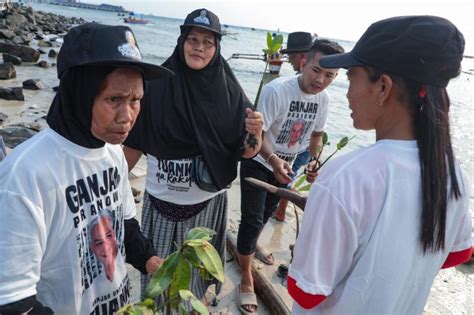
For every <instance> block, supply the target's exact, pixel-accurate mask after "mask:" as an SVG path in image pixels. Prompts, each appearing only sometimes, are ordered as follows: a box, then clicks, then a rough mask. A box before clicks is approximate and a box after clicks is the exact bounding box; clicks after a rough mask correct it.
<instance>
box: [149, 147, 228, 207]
mask: <svg viewBox="0 0 474 315" xmlns="http://www.w3.org/2000/svg"><path fill="white" fill-rule="evenodd" d="M191 165H192V159H191V158H186V159H177V160H162V159H158V158H156V157H154V156H153V155H151V154H147V176H146V190H147V192H148V193H150V194H151V195H152V196H154V197H155V198H158V199H161V200H164V201H167V202H172V203H174V204H179V205H193V204H197V203H200V202H203V201H206V200H209V199H211V198H213V197H215V196H217V195H218V194H220V193H222V192H223V191H225V189H223V190H220V191H218V192H208V191H205V190H202V189H200V188H199V187H198V186H197V185H196V183H195V182H194V181H193V180H192V178H191Z"/></svg>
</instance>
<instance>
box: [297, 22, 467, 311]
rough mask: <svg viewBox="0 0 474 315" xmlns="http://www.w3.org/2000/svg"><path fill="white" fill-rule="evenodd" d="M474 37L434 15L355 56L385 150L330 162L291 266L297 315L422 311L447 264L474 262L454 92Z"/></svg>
mask: <svg viewBox="0 0 474 315" xmlns="http://www.w3.org/2000/svg"><path fill="white" fill-rule="evenodd" d="M463 51H464V38H463V35H462V34H461V33H460V32H459V31H458V30H457V28H456V27H455V26H454V25H453V24H451V23H450V22H449V21H447V20H445V19H442V18H439V17H433V16H409V17H396V18H391V19H386V20H382V21H379V22H376V23H374V24H372V25H371V26H370V27H369V29H368V30H367V31H366V32H365V33H364V35H363V36H362V37H361V39H360V40H359V41H358V42H357V44H356V45H355V47H354V49H353V50H352V51H351V52H349V53H346V54H339V55H331V56H327V57H323V58H321V60H320V65H321V66H322V67H328V68H335V67H342V68H346V69H349V70H348V72H347V77H348V79H349V90H348V93H347V98H348V100H349V107H350V109H351V110H352V114H351V117H352V119H353V122H354V127H355V128H357V129H363V130H372V129H375V133H376V139H377V142H376V143H375V144H373V145H371V146H369V147H367V148H363V149H360V150H357V151H354V152H351V153H349V154H347V155H345V156H343V157H340V158H338V159H335V160H333V161H332V162H330V163H328V164H327V166H326V167H325V168H324V169H323V171H322V172H321V174H320V175H319V177H318V178H317V180H316V182H315V183H314V184H313V187H312V189H311V192H310V195H309V198H308V202H307V204H306V207H305V213H304V222H303V226H302V231H301V233H300V235H299V238H298V240H297V242H296V245H295V249H294V259H293V262H292V264H291V266H290V269H289V277H288V291H289V293H290V295H291V296H292V297H293V298H294V300H295V303H294V304H293V314H321V313H325V314H326V313H328V314H329V313H330V314H421V313H423V308H424V305H425V303H426V300H427V298H428V294H429V292H430V288H431V285H432V283H433V280H434V278H435V276H436V275H437V273H438V271H439V270H440V269H441V268H447V267H452V266H455V265H458V264H460V263H462V262H464V261H467V260H469V259H470V257H471V254H472V249H471V246H472V244H471V219H470V214H469V210H468V202H469V185H468V183H467V182H466V179H465V177H464V176H463V174H462V171H461V169H460V167H459V164H458V163H457V162H456V160H455V158H454V156H453V150H452V146H451V138H450V133H449V129H450V128H449V114H448V113H449V106H450V102H449V98H448V94H447V91H446V86H447V85H448V82H449V80H450V79H452V78H454V77H456V76H457V75H458V74H459V73H460V66H461V60H462V56H463Z"/></svg>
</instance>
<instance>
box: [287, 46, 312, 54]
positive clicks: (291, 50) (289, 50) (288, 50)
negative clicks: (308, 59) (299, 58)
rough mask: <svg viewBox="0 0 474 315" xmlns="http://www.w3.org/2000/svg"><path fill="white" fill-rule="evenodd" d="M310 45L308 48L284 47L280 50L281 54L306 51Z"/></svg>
mask: <svg viewBox="0 0 474 315" xmlns="http://www.w3.org/2000/svg"><path fill="white" fill-rule="evenodd" d="M309 48H310V47H308V48H307V49H282V50H280V54H292V53H304V52H307V51H308V50H309Z"/></svg>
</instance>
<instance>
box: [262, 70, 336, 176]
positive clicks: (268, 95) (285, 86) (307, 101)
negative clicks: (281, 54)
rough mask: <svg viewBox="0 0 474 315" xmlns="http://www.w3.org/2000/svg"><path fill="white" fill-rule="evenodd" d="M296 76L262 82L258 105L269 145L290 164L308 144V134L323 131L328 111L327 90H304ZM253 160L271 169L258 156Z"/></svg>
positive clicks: (270, 168)
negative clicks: (305, 91) (312, 91)
mask: <svg viewBox="0 0 474 315" xmlns="http://www.w3.org/2000/svg"><path fill="white" fill-rule="evenodd" d="M298 77H299V76H292V77H283V78H278V79H275V80H273V81H272V82H270V83H268V84H267V85H265V87H264V88H263V90H262V95H261V97H260V101H259V104H258V110H259V111H260V112H261V113H262V114H263V119H264V125H263V130H264V131H265V137H266V139H267V140H268V141H269V142H270V143H271V144H272V147H273V152H274V153H275V154H277V155H278V157H280V158H281V159H283V160H285V161H287V162H288V163H290V165H291V164H292V163H293V161H294V159H295V157H296V155H297V154H298V153H300V152H302V151H304V150H305V149H306V148H307V147H308V145H309V142H308V141H307V139H308V138H309V137H310V136H311V133H312V132H313V131H316V132H321V131H323V130H324V127H325V125H326V118H327V114H328V103H329V95H328V93H327V92H326V91H322V92H320V93H318V94H306V93H304V92H303V91H302V90H301V88H300V87H299V84H298ZM254 160H255V161H257V162H259V163H261V164H263V165H264V166H265V167H266V168H267V169H269V170H272V167H271V166H270V165H269V164H268V163H267V162H265V160H264V159H263V157H262V156H261V155H257V156H256V157H254Z"/></svg>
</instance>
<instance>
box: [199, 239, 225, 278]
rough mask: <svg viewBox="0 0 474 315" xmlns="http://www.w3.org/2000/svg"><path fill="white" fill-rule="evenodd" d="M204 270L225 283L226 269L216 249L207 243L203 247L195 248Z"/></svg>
mask: <svg viewBox="0 0 474 315" xmlns="http://www.w3.org/2000/svg"><path fill="white" fill-rule="evenodd" d="M193 248H194V251H195V252H196V255H197V256H198V258H199V260H200V261H201V262H202V264H203V265H204V268H206V270H207V271H208V272H209V273H210V274H211V275H212V276H213V277H214V278H216V279H217V280H219V281H220V282H224V269H223V267H222V260H221V257H220V256H219V253H218V252H217V251H216V249H215V248H214V247H213V246H212V245H211V244H209V242H206V244H204V245H203V246H200V247H197V246H196V247H193Z"/></svg>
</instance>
